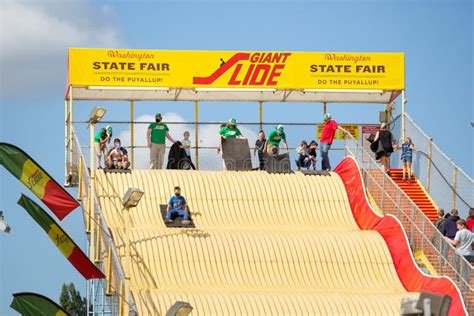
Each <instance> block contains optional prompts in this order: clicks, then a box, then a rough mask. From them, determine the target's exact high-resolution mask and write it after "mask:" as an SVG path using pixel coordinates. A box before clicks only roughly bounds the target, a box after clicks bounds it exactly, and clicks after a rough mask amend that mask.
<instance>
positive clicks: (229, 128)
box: [217, 118, 245, 153]
mask: <svg viewBox="0 0 474 316" xmlns="http://www.w3.org/2000/svg"><path fill="white" fill-rule="evenodd" d="M227 138H245V137H243V136H242V133H241V132H240V130H239V128H238V127H237V120H236V119H235V118H231V119H229V121H228V122H227V124H223V125H221V129H220V130H219V148H217V152H218V153H219V152H221V150H222V140H224V139H227Z"/></svg>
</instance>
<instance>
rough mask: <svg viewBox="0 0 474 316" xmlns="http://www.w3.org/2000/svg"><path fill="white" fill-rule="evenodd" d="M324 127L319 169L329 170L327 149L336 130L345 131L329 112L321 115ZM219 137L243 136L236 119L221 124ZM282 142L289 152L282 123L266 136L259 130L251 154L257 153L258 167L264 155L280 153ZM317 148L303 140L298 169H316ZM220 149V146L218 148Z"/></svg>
mask: <svg viewBox="0 0 474 316" xmlns="http://www.w3.org/2000/svg"><path fill="white" fill-rule="evenodd" d="M323 120H324V128H323V132H322V136H321V139H320V145H321V158H322V161H321V169H322V170H328V171H330V170H331V163H330V161H329V149H330V148H331V145H332V143H333V141H334V137H335V134H336V131H337V130H338V129H339V130H341V131H342V132H343V133H344V134H346V133H347V131H346V130H345V129H344V128H342V127H341V126H340V125H338V124H337V122H336V121H334V120H333V119H332V118H331V115H330V114H329V113H325V114H324V115H323ZM219 135H220V138H222V139H227V138H244V136H243V135H242V133H241V132H240V130H239V128H238V127H237V120H236V119H234V118H231V119H230V120H229V121H228V122H227V124H225V125H223V126H221V129H220V131H219ZM281 142H283V145H284V146H285V149H286V151H287V152H289V148H288V142H287V140H286V134H285V127H284V126H283V125H281V124H280V125H277V126H276V127H275V128H274V129H273V130H271V131H270V133H269V134H268V138H266V137H265V132H264V131H263V130H260V131H259V133H258V138H257V140H256V141H255V147H254V150H253V154H254V155H256V154H258V160H259V169H260V170H263V169H265V155H278V154H279V153H280V143H281ZM317 149H318V143H317V142H316V141H315V140H313V141H311V142H310V143H309V145H308V143H307V142H306V141H305V140H303V141H302V142H301V144H300V146H299V147H297V148H296V153H297V158H296V160H295V162H296V166H297V168H298V170H300V169H302V168H306V169H310V168H311V167H313V169H314V170H316V165H317ZM218 151H220V148H219V149H218Z"/></svg>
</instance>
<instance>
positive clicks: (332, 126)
mask: <svg viewBox="0 0 474 316" xmlns="http://www.w3.org/2000/svg"><path fill="white" fill-rule="evenodd" d="M323 120H324V128H323V134H322V135H321V139H320V140H319V145H320V146H321V147H320V148H321V169H322V170H328V171H331V164H330V162H329V148H331V145H332V142H333V140H334V136H335V135H336V130H337V129H339V130H341V131H342V132H343V133H344V134H347V131H346V130H345V129H343V128H342V127H341V126H339V125H338V124H337V122H336V121H334V120H332V119H331V114H329V113H324V115H323Z"/></svg>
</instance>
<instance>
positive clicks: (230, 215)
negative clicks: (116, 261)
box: [97, 170, 407, 315]
mask: <svg viewBox="0 0 474 316" xmlns="http://www.w3.org/2000/svg"><path fill="white" fill-rule="evenodd" d="M177 185H179V186H180V187H181V193H182V195H183V196H184V197H185V198H186V199H187V202H188V204H189V206H190V209H191V216H192V218H193V221H194V224H195V225H196V228H195V229H192V228H167V227H166V226H165V224H164V223H163V220H162V217H161V213H160V209H159V205H160V204H167V203H168V200H169V198H170V197H171V196H172V194H173V188H174V186H177ZM130 187H133V188H138V189H141V190H143V191H144V192H145V195H144V197H143V198H142V200H141V201H140V203H139V205H138V207H137V208H133V209H131V210H130V213H131V222H132V233H131V252H132V271H131V291H132V294H133V296H134V299H135V303H136V305H137V308H138V311H139V313H140V315H157V314H161V315H164V314H165V313H166V310H167V309H168V308H169V307H170V306H171V305H173V304H174V303H175V302H176V301H186V302H189V303H190V304H191V305H192V306H193V307H194V310H193V312H192V313H191V314H192V315H399V310H400V303H401V298H402V296H403V295H405V294H406V293H407V292H406V290H405V289H404V287H403V286H402V284H401V283H400V281H399V278H398V276H397V273H396V271H395V268H394V265H393V262H392V258H391V256H390V253H389V251H388V248H387V246H386V244H385V241H384V240H383V238H382V237H381V236H380V235H379V234H378V233H377V232H375V231H361V230H360V229H359V228H358V226H357V224H356V223H355V221H354V219H353V216H352V211H351V209H350V205H349V202H348V199H347V196H346V193H345V189H344V185H343V183H342V181H341V179H340V178H339V176H338V175H337V174H335V173H331V176H330V177H324V176H304V175H303V174H301V173H296V174H267V173H266V172H260V171H252V172H232V171H227V172H218V171H179V170H143V171H133V172H132V173H131V174H111V173H107V174H105V173H103V172H98V174H97V193H98V195H99V199H100V203H101V207H102V210H103V212H104V215H105V218H106V222H107V224H108V225H109V227H110V229H111V231H112V233H113V236H114V240H115V242H116V245H117V247H118V250H119V256H120V259H121V262H122V265H123V267H124V269H127V265H126V264H125V249H124V248H125V247H124V241H125V233H124V223H125V217H124V216H125V212H124V211H123V210H122V205H121V197H122V196H123V195H124V193H125V192H126V191H127V189H128V188H130Z"/></svg>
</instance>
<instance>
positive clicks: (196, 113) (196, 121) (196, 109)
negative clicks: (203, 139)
mask: <svg viewBox="0 0 474 316" xmlns="http://www.w3.org/2000/svg"><path fill="white" fill-rule="evenodd" d="M194 124H195V125H194V129H195V131H194V134H195V138H194V142H195V143H196V146H195V148H194V149H195V153H196V170H199V101H194Z"/></svg>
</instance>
